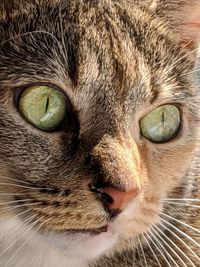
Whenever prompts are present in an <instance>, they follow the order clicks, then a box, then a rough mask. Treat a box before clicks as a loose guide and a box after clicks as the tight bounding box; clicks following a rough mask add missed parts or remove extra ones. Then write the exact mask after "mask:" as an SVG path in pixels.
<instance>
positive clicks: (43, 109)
mask: <svg viewBox="0 0 200 267" xmlns="http://www.w3.org/2000/svg"><path fill="white" fill-rule="evenodd" d="M19 110H20V111H21V113H22V114H23V116H24V117H25V118H26V119H27V120H28V121H29V122H30V123H31V124H33V125H35V126H36V127H38V128H39V129H41V130H53V129H55V128H56V127H58V126H59V125H60V124H61V123H62V121H63V119H64V118H65V115H66V111H67V103H66V99H65V96H64V95H63V94H62V93H61V92H59V91H58V90H56V89H53V88H51V87H48V86H34V87H29V88H27V89H26V90H25V91H24V92H23V93H22V95H21V97H20V99H19Z"/></svg>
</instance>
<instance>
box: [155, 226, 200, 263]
mask: <svg viewBox="0 0 200 267" xmlns="http://www.w3.org/2000/svg"><path fill="white" fill-rule="evenodd" d="M160 225H161V226H162V227H163V228H165V229H166V230H167V231H169V232H170V234H172V235H173V236H174V237H175V238H176V239H178V240H179V241H180V242H181V243H182V244H183V245H184V246H185V247H186V248H187V249H188V250H189V251H190V252H191V253H192V254H193V255H194V256H195V257H196V258H197V259H198V260H199V262H200V258H199V257H198V255H197V254H196V253H195V252H194V251H193V250H192V249H191V248H190V247H189V246H188V245H187V244H186V243H185V242H184V241H183V240H182V239H181V238H180V237H179V236H178V235H177V234H175V233H174V232H173V231H172V230H170V229H169V227H167V226H166V225H164V224H163V223H161V222H160Z"/></svg>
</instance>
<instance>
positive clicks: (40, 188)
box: [0, 183, 52, 190]
mask: <svg viewBox="0 0 200 267" xmlns="http://www.w3.org/2000/svg"><path fill="white" fill-rule="evenodd" d="M0 185H5V186H13V187H19V188H26V189H31V190H43V189H44V190H52V188H47V187H32V186H25V185H19V184H11V183H0Z"/></svg>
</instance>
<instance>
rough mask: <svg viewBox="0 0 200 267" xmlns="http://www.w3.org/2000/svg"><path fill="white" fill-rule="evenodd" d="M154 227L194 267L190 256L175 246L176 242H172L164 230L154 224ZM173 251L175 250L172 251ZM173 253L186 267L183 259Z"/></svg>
mask: <svg viewBox="0 0 200 267" xmlns="http://www.w3.org/2000/svg"><path fill="white" fill-rule="evenodd" d="M154 227H155V228H156V229H157V231H158V232H159V233H160V234H161V235H162V236H164V237H165V238H166V239H167V240H168V241H169V242H170V243H171V244H172V245H173V246H174V247H175V248H176V249H177V250H178V251H179V253H180V254H181V255H182V256H183V257H184V258H185V259H187V260H188V261H189V262H190V263H191V264H192V266H193V267H196V266H195V264H194V263H193V262H192V261H191V260H190V258H189V257H188V256H187V255H186V254H185V253H184V252H183V251H182V250H181V249H180V248H179V247H178V246H177V244H176V243H174V242H173V241H172V240H171V239H170V238H169V237H168V236H167V235H166V234H165V233H164V232H162V231H161V230H160V228H159V227H157V226H156V225H155V226H154ZM174 252H175V251H174ZM175 255H177V257H178V258H179V259H180V261H181V262H182V263H183V265H184V266H185V267H187V265H186V264H185V262H184V261H183V259H182V258H181V257H180V256H179V255H178V253H176V252H175Z"/></svg>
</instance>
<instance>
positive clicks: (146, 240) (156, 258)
mask: <svg viewBox="0 0 200 267" xmlns="http://www.w3.org/2000/svg"><path fill="white" fill-rule="evenodd" d="M142 236H143V238H144V240H145V242H146V243H147V244H148V246H149V249H150V250H151V252H152V254H153V256H154V258H155V260H156V261H157V263H158V265H159V266H160V267H162V266H161V264H160V262H159V259H158V257H157V256H156V254H155V252H154V250H153V248H152V247H151V244H150V243H149V241H148V239H147V238H146V237H145V235H144V234H142ZM150 240H151V239H150Z"/></svg>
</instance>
